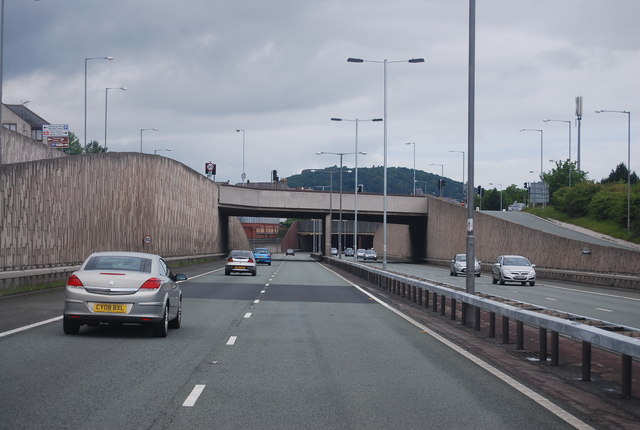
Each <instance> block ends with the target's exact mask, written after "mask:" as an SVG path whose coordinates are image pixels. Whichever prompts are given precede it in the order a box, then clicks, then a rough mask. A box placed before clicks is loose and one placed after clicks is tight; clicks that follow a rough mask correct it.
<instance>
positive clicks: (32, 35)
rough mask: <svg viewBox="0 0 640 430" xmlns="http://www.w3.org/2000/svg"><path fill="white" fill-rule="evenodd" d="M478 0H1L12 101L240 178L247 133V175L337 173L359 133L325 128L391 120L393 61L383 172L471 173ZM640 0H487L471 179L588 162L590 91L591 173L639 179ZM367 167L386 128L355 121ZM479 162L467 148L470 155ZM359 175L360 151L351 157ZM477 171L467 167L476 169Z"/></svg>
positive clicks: (113, 143) (119, 147)
mask: <svg viewBox="0 0 640 430" xmlns="http://www.w3.org/2000/svg"><path fill="white" fill-rule="evenodd" d="M468 19H469V18H468V1H467V0H394V1H388V0H384V1H382V0H362V1H357V0H337V1H323V0H313V1H311V0H308V1H304V0H270V1H269V0H184V1H175V0H171V1H169V0H108V1H107V0H39V1H34V0H6V1H5V25H6V29H5V33H4V94H3V99H4V102H5V103H8V104H19V103H21V102H24V101H26V100H28V101H29V103H28V104H27V106H28V107H29V108H30V109H32V110H33V111H35V112H36V113H38V114H39V115H40V116H42V117H43V118H45V119H46V120H47V121H49V122H50V123H60V124H63V123H67V124H69V125H70V128H71V130H72V131H73V132H74V133H76V135H78V136H79V137H80V139H81V142H82V141H83V140H84V65H85V58H91V57H104V56H113V57H114V60H113V61H106V60H90V61H88V62H87V66H88V68H87V69H88V74H87V76H88V96H87V97H88V103H87V111H88V114H87V123H88V126H87V140H88V141H90V140H98V141H99V142H100V144H104V127H105V121H104V119H105V112H104V108H105V88H107V87H120V86H125V87H127V88H128V90H127V91H118V90H110V91H109V92H108V94H109V95H108V137H107V144H108V147H109V150H110V151H139V150H140V129H142V128H154V127H156V128H158V131H157V132H154V131H145V132H144V135H143V143H144V152H147V153H153V151H154V149H171V152H161V153H160V154H161V155H163V156H167V157H171V158H173V159H175V160H177V161H179V162H181V163H184V164H186V165H187V166H189V167H191V168H193V169H195V170H197V171H199V172H201V171H203V169H204V163H205V162H207V161H213V162H215V163H217V168H218V175H217V178H216V179H217V180H227V179H229V180H230V181H231V182H232V183H234V182H239V181H240V177H241V173H242V134H241V133H237V132H236V129H244V130H246V133H245V138H246V141H245V143H246V145H245V146H246V155H245V171H246V173H247V179H249V180H250V181H252V182H253V181H268V180H269V178H270V172H271V170H272V169H277V170H278V173H279V175H280V177H285V176H289V175H293V174H296V173H299V172H300V171H301V170H302V169H306V168H321V167H326V166H331V165H335V164H337V163H338V162H339V160H338V157H337V156H329V155H316V154H315V153H316V152H317V151H328V152H353V151H354V144H355V125H354V123H351V122H341V123H340V122H332V121H330V118H331V117H342V118H348V119H355V118H358V119H361V120H364V119H371V118H376V117H382V116H383V65H382V64H379V63H362V64H355V63H347V61H346V60H347V58H348V57H359V58H364V59H369V60H378V61H382V60H384V59H387V60H389V61H393V60H406V59H409V58H416V57H422V58H424V59H425V62H424V63H421V64H409V63H406V62H401V63H394V64H388V66H387V88H388V93H387V100H388V103H387V110H388V121H387V127H388V165H389V166H390V167H392V166H404V167H412V166H413V148H412V147H411V146H409V145H406V142H415V144H416V145H415V148H416V164H417V166H416V167H417V168H418V169H422V170H426V171H429V172H433V173H436V174H439V173H440V170H441V168H440V166H430V164H443V165H444V174H445V176H447V177H450V178H452V179H454V180H461V179H462V154H460V153H452V152H449V151H452V150H453V151H464V152H465V153H468V151H467V79H468ZM639 20H640V1H638V0H615V1H612V0H561V1H558V0H479V1H478V2H477V17H476V21H477V24H476V25H477V29H476V106H475V111H476V133H475V155H476V156H475V184H476V185H483V186H485V187H489V186H488V184H489V183H490V182H492V183H494V184H503V186H504V187H506V186H508V185H509V184H516V185H518V186H519V187H522V183H523V182H525V181H532V180H535V177H536V175H537V173H535V174H532V173H529V171H530V170H534V171H539V170H540V160H541V157H540V133H538V132H520V129H523V128H527V129H543V130H544V157H543V169H544V170H549V169H551V168H552V167H553V164H552V163H550V162H549V160H560V159H567V158H568V157H569V140H568V133H569V124H567V123H561V122H547V123H544V122H543V121H542V120H543V119H558V120H571V121H572V124H571V133H572V148H571V158H572V160H576V157H577V128H576V127H575V121H574V120H575V97H576V96H582V97H583V100H584V112H583V120H582V139H581V168H582V170H586V171H587V172H588V174H589V177H590V178H592V179H596V180H600V179H602V178H603V177H605V176H607V175H608V174H609V172H610V171H611V170H612V169H613V168H614V167H615V166H616V165H617V164H618V163H620V162H625V163H626V160H627V116H626V115H623V114H614V113H603V114H596V113H595V112H594V111H595V110H596V109H607V110H627V111H631V112H632V116H631V142H632V145H631V146H632V151H631V168H632V170H635V171H636V172H638V171H640V146H638V145H637V142H638V139H637V137H635V136H638V135H640V127H638V125H640V124H639V121H638V120H637V118H639V117H640V109H639V108H640V91H639V89H640V83H639V82H640V25H638V21H639ZM358 149H359V151H366V152H368V155H366V156H364V157H361V158H359V163H358V164H359V165H360V166H372V165H382V164H383V126H382V123H372V122H362V123H360V127H359V148H358ZM466 155H468V154H466ZM344 161H345V165H348V166H353V163H354V160H353V156H345V158H344ZM465 178H466V173H465Z"/></svg>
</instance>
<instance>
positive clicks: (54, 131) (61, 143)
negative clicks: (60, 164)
mask: <svg viewBox="0 0 640 430" xmlns="http://www.w3.org/2000/svg"><path fill="white" fill-rule="evenodd" d="M42 137H43V138H44V140H45V141H46V142H45V143H46V144H47V146H50V147H51V148H68V147H69V124H43V125H42Z"/></svg>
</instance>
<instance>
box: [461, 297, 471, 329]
mask: <svg viewBox="0 0 640 430" xmlns="http://www.w3.org/2000/svg"><path fill="white" fill-rule="evenodd" d="M468 310H469V304H468V303H465V302H462V312H461V315H460V321H461V324H462V326H463V327H464V326H466V325H467V311H468Z"/></svg>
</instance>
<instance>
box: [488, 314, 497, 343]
mask: <svg viewBox="0 0 640 430" xmlns="http://www.w3.org/2000/svg"><path fill="white" fill-rule="evenodd" d="M489 337H491V338H494V337H496V313H495V312H489Z"/></svg>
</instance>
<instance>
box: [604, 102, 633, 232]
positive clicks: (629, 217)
mask: <svg viewBox="0 0 640 430" xmlns="http://www.w3.org/2000/svg"><path fill="white" fill-rule="evenodd" d="M596 113H623V114H625V115H627V231H629V229H630V228H631V112H630V111H628V110H597V111H596Z"/></svg>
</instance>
